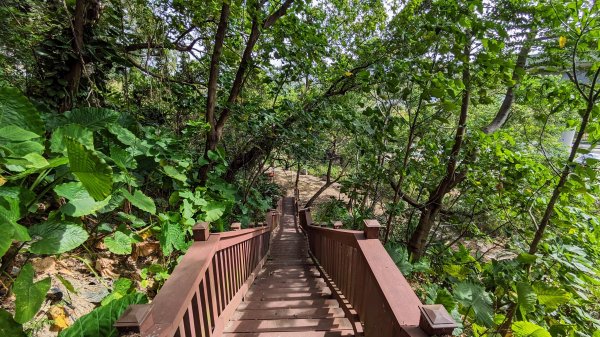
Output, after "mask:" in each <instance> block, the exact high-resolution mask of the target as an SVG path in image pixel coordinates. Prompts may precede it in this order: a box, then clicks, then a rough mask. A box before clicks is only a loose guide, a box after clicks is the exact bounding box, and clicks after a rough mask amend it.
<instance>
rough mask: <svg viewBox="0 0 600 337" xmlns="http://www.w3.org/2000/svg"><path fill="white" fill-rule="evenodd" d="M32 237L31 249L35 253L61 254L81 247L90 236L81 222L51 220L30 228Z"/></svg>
mask: <svg viewBox="0 0 600 337" xmlns="http://www.w3.org/2000/svg"><path fill="white" fill-rule="evenodd" d="M29 235H30V236H31V238H32V240H33V241H32V243H31V246H30V247H29V251H30V252H32V253H34V254H60V253H64V252H68V251H70V250H73V249H75V248H77V247H79V246H80V245H81V244H82V243H84V242H85V240H87V238H88V233H87V231H86V230H85V229H84V228H83V227H82V226H81V225H79V224H76V223H73V222H68V221H60V220H51V221H46V222H42V223H39V224H36V225H33V226H32V227H30V228H29Z"/></svg>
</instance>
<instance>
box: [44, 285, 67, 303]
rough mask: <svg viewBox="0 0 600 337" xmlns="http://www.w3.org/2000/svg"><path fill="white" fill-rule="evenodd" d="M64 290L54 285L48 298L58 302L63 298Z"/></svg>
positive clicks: (47, 295)
mask: <svg viewBox="0 0 600 337" xmlns="http://www.w3.org/2000/svg"><path fill="white" fill-rule="evenodd" d="M63 296H64V294H63V292H62V290H60V289H59V288H56V287H52V288H50V290H49V291H48V293H47V294H46V298H47V299H49V300H50V301H52V302H58V301H60V300H62V299H63Z"/></svg>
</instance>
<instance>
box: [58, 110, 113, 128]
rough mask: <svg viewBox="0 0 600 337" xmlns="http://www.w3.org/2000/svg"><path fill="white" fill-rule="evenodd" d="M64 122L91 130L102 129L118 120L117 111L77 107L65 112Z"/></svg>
mask: <svg viewBox="0 0 600 337" xmlns="http://www.w3.org/2000/svg"><path fill="white" fill-rule="evenodd" d="M63 118H64V120H65V121H66V123H70V124H77V125H80V126H82V127H83V128H85V129H88V130H91V131H98V130H103V129H105V128H106V126H107V125H111V124H114V123H116V122H117V121H118V120H119V113H118V112H116V111H113V110H110V109H103V108H78V109H74V110H71V111H67V112H65V114H64V116H63Z"/></svg>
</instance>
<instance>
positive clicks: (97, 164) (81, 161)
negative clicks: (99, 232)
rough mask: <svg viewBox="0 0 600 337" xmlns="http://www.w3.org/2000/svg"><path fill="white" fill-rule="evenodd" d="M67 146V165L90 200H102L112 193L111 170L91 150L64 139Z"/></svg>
mask: <svg viewBox="0 0 600 337" xmlns="http://www.w3.org/2000/svg"><path fill="white" fill-rule="evenodd" d="M64 140H65V142H66V144H67V153H68V157H69V164H70V166H71V171H72V172H73V174H74V175H75V176H76V177H77V178H79V180H80V181H81V183H82V184H83V186H84V187H85V188H86V189H87V190H88V192H89V193H90V195H91V196H92V198H94V199H96V200H97V201H100V200H104V199H105V198H106V197H108V196H109V195H110V192H111V191H112V169H111V167H110V166H108V165H107V164H106V162H105V161H104V160H102V159H101V158H100V157H98V156H97V155H96V154H95V153H94V152H93V151H92V150H89V149H87V148H86V147H84V146H83V145H82V144H81V143H79V142H77V141H76V140H74V139H73V138H70V137H65V138H64Z"/></svg>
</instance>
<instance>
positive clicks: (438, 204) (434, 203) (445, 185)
mask: <svg viewBox="0 0 600 337" xmlns="http://www.w3.org/2000/svg"><path fill="white" fill-rule="evenodd" d="M470 54H471V53H470V45H469V44H468V43H467V44H465V47H464V59H465V63H464V65H463V70H462V82H463V83H464V85H465V89H464V90H463V93H462V102H461V107H460V116H459V118H458V123H457V126H456V134H455V136H454V144H453V145H452V150H451V151H450V157H449V159H448V163H447V164H446V174H445V176H444V178H443V179H442V180H441V181H440V183H439V184H438V185H437V187H436V188H435V190H433V191H432V192H431V193H430V194H429V199H428V200H427V202H426V203H425V207H424V208H423V209H422V210H421V217H420V218H419V223H418V225H417V228H416V229H415V231H414V232H413V234H412V236H411V238H410V240H409V242H408V247H409V250H410V252H411V254H412V258H413V260H415V261H417V260H419V259H420V258H421V257H423V255H424V254H425V246H426V243H427V238H428V237H429V232H430V231H431V227H432V226H433V222H434V221H435V218H436V216H437V214H438V213H439V211H440V210H441V208H442V201H443V199H444V196H445V195H446V194H447V193H448V192H449V191H450V190H451V189H452V188H453V187H454V186H455V185H456V180H457V175H456V167H457V163H458V155H459V154H460V151H461V148H462V145H463V142H464V135H465V132H466V129H467V117H468V112H469V101H470V99H471V84H470V82H471V73H470V69H469V62H468V60H469V57H470Z"/></svg>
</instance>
